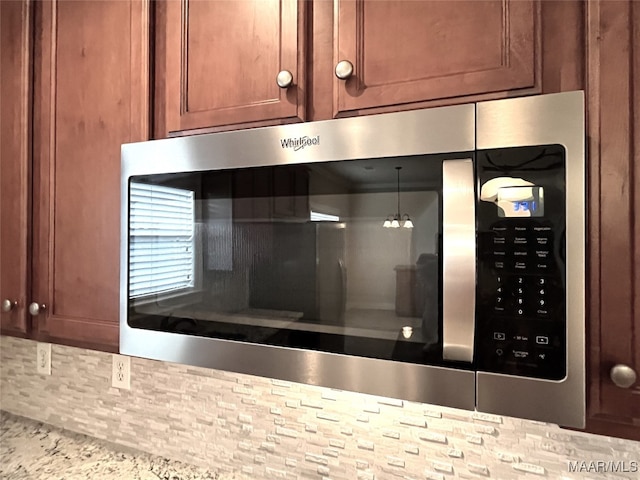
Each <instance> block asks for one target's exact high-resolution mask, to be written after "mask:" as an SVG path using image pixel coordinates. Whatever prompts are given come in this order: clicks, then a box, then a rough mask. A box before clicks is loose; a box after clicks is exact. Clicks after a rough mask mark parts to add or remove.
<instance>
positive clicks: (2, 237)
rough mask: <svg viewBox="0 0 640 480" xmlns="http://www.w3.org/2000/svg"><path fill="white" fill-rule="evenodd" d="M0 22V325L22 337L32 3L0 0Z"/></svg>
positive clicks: (30, 94) (3, 328)
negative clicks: (1, 304)
mask: <svg viewBox="0 0 640 480" xmlns="http://www.w3.org/2000/svg"><path fill="white" fill-rule="evenodd" d="M0 22H1V25H0V35H1V37H0V44H1V45H2V48H1V49H0V62H1V65H0V98H1V100H0V103H2V109H1V110H0V112H1V117H0V125H2V129H1V130H0V132H1V134H0V301H2V302H5V301H7V300H8V301H9V306H10V310H9V311H4V309H3V311H1V312H0V315H1V316H0V318H1V322H0V326H1V328H2V333H11V334H14V335H15V334H18V335H26V333H27V317H26V305H27V302H28V293H27V289H28V262H29V257H28V254H27V248H28V233H29V206H30V189H29V185H30V181H29V178H30V177H29V175H30V160H31V156H30V155H31V105H32V102H31V99H32V87H31V85H32V82H31V74H32V70H31V66H32V64H33V41H32V23H33V3H31V2H28V1H23V0H16V1H2V2H0Z"/></svg>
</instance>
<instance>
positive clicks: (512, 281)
mask: <svg viewBox="0 0 640 480" xmlns="http://www.w3.org/2000/svg"><path fill="white" fill-rule="evenodd" d="M564 166H565V151H564V148H563V147H562V146H560V145H545V146H535V147H516V148H504V149H495V150H481V151H478V152H477V157H476V173H477V180H478V185H477V196H478V202H477V234H478V244H477V248H478V265H477V268H478V272H477V275H478V281H477V291H476V328H477V335H476V339H477V340H476V363H477V365H478V368H479V369H480V370H482V371H487V372H496V373H504V374H510V375H520V376H526V377H535V378H544V379H549V380H560V379H562V378H564V377H565V375H566V356H567V350H566V308H565V307H566V302H565V298H566V295H565V292H566V288H565V286H566V282H565V280H566V273H565V223H566V222H565V220H566V219H565V211H566V210H565V204H566V195H565V167H564Z"/></svg>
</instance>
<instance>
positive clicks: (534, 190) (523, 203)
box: [497, 186, 544, 218]
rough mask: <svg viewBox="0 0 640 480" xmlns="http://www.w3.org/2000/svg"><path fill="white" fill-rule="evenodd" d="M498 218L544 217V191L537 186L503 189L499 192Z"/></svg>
mask: <svg viewBox="0 0 640 480" xmlns="http://www.w3.org/2000/svg"><path fill="white" fill-rule="evenodd" d="M497 204H498V216H499V217H502V218H510V217H517V218H522V217H542V216H543V215H544V189H543V187H536V186H523V187H521V186H518V187H502V188H500V189H499V190H498V198H497Z"/></svg>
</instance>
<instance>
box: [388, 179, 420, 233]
mask: <svg viewBox="0 0 640 480" xmlns="http://www.w3.org/2000/svg"><path fill="white" fill-rule="evenodd" d="M401 169H402V167H396V171H397V172H398V210H397V213H396V214H395V215H389V216H388V217H387V219H386V220H385V221H384V223H383V224H382V226H383V227H385V228H400V227H404V228H413V222H412V221H411V219H410V218H409V214H407V213H405V214H404V215H400V170H401Z"/></svg>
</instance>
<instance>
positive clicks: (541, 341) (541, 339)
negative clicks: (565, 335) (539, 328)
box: [536, 335, 549, 345]
mask: <svg viewBox="0 0 640 480" xmlns="http://www.w3.org/2000/svg"><path fill="white" fill-rule="evenodd" d="M536 343H537V344H538V345H549V337H548V336H546V335H537V336H536Z"/></svg>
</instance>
